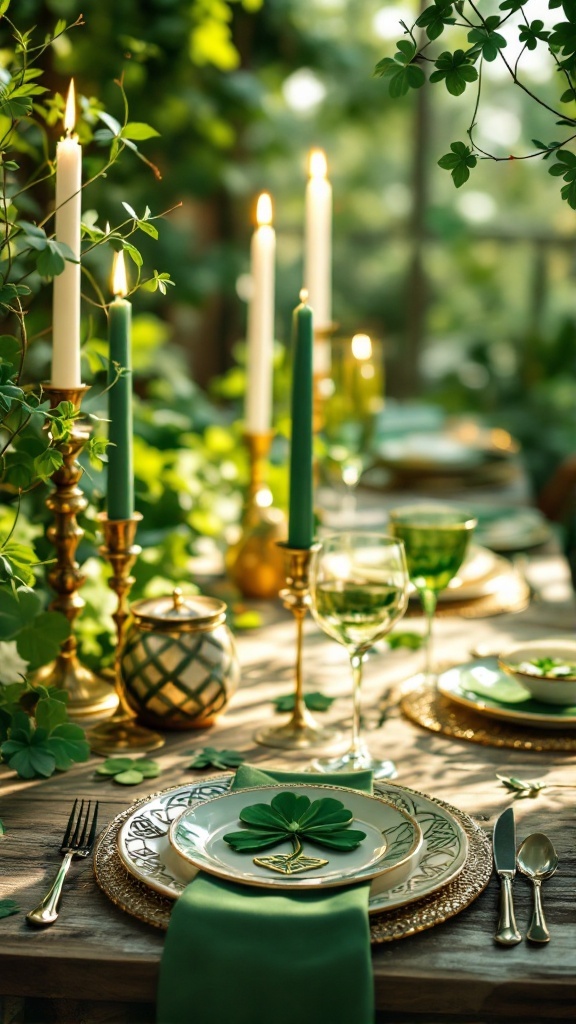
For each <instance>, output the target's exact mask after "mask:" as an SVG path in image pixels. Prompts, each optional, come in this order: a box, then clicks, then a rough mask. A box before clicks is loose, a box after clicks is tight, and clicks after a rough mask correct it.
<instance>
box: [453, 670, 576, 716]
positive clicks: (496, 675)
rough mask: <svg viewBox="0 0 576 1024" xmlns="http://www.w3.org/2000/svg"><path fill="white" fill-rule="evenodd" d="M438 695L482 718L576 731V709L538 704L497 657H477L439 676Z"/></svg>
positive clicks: (539, 702)
mask: <svg viewBox="0 0 576 1024" xmlns="http://www.w3.org/2000/svg"><path fill="white" fill-rule="evenodd" d="M438 692H439V693H441V694H443V696H444V697H448V698H449V699H450V700H453V701H455V703H456V704H461V705H462V706H463V707H466V708H469V709H470V711H477V712H479V714H481V715H487V716H488V717H490V718H500V719H503V720H504V721H506V722H515V723H517V724H518V725H531V726H534V727H535V728H537V729H575V728H576V707H563V706H560V705H558V704H544V703H543V702H542V701H536V700H534V698H533V697H531V696H530V694H529V693H528V691H527V690H526V689H524V687H523V686H520V684H519V683H517V682H516V680H515V679H513V678H512V677H511V676H509V675H507V674H506V672H503V671H502V669H501V668H500V667H499V665H498V659H497V658H477V659H475V660H474V661H470V662H467V663H466V664H464V665H457V666H455V668H450V669H448V670H447V671H446V672H442V673H441V674H440V675H439V676H438Z"/></svg>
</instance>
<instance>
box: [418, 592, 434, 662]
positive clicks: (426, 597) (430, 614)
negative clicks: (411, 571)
mask: <svg viewBox="0 0 576 1024" xmlns="http://www.w3.org/2000/svg"><path fill="white" fill-rule="evenodd" d="M420 600H421V601H422V608H423V609H424V614H425V616H426V644H425V664H424V671H425V674H426V679H430V678H432V677H433V675H434V670H433V668H432V622H433V619H434V612H435V611H436V604H437V602H438V596H437V594H436V591H435V590H428V589H424V590H422V591H421V592H420Z"/></svg>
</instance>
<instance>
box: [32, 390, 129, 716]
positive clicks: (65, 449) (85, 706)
mask: <svg viewBox="0 0 576 1024" xmlns="http://www.w3.org/2000/svg"><path fill="white" fill-rule="evenodd" d="M44 390H45V391H46V393H47V394H48V396H49V398H50V407H51V408H52V409H56V408H57V407H58V405H59V404H60V402H71V403H72V405H73V406H74V408H75V409H76V410H79V409H80V406H81V404H82V399H83V397H84V395H85V394H86V392H87V391H88V390H89V389H88V387H87V386H85V385H79V386H78V387H77V388H57V387H53V386H52V385H45V386H44ZM89 434H90V428H89V427H88V425H87V424H86V423H80V422H78V421H77V420H75V421H74V424H73V427H72V431H71V434H70V437H69V438H68V440H67V441H65V442H62V443H61V444H59V446H58V450H59V451H60V452H61V453H62V458H63V460H64V462H63V465H62V466H61V467H60V469H57V470H56V472H55V473H54V474H53V476H52V482H53V484H54V490H53V491H52V493H51V494H50V495H49V497H48V498H47V499H46V505H47V507H48V508H49V509H50V511H51V512H52V514H53V516H54V524H53V525H51V526H49V527H48V530H47V537H48V540H49V541H50V542H51V543H52V544H53V545H54V548H55V549H56V563H55V565H54V566H52V567H51V568H50V569H49V571H48V582H49V584H50V586H51V588H52V590H54V591H55V592H56V595H57V596H56V598H55V599H54V600H53V601H52V602H51V604H50V608H51V610H53V611H58V612H62V614H63V615H65V616H66V618H67V619H68V621H69V623H70V625H71V627H72V632H71V633H70V636H69V637H68V639H67V640H65V641H64V643H63V644H62V647H61V650H60V654H59V655H58V657H57V658H56V660H55V661H53V662H52V663H51V664H50V665H45V666H44V667H43V668H42V669H40V671H39V672H37V673H36V674H35V676H34V680H33V681H34V683H35V684H38V683H41V684H42V685H43V686H56V687H58V688H59V689H61V690H66V691H67V693H68V705H67V707H68V714H69V716H70V718H73V719H82V718H88V717H94V716H96V715H102V714H106V713H107V712H110V711H112V710H113V709H114V708H115V707H116V705H117V697H116V694H115V692H114V689H113V687H111V686H110V684H109V683H107V682H106V681H105V680H104V679H101V678H100V677H99V676H97V675H95V674H94V672H91V671H90V669H88V668H86V667H85V666H84V665H82V664H81V662H80V659H79V657H78V653H77V642H76V637H75V636H74V631H73V627H74V621H75V619H76V617H77V616H78V615H79V614H80V612H81V611H82V608H83V607H84V601H83V600H82V598H81V597H80V594H79V593H78V591H79V589H80V587H81V586H82V584H83V583H84V579H85V577H84V575H83V574H82V572H81V570H80V567H79V565H78V562H77V561H76V558H75V555H76V549H77V547H78V544H79V543H80V540H81V539H82V537H83V536H84V530H83V529H82V527H81V526H79V525H78V522H77V521H76V516H77V515H78V514H79V513H80V512H83V511H84V509H85V508H86V507H87V505H88V502H87V500H86V498H85V497H84V495H83V493H82V491H81V489H80V487H79V486H78V481H79V480H80V477H81V476H82V473H83V470H82V467H81V466H80V464H79V463H78V461H77V457H78V455H79V454H80V452H81V451H82V449H83V447H84V445H85V444H86V441H87V440H88V437H89Z"/></svg>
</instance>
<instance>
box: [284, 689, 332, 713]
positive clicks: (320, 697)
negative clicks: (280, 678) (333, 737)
mask: <svg viewBox="0 0 576 1024" xmlns="http://www.w3.org/2000/svg"><path fill="white" fill-rule="evenodd" d="M335 700H336V698H335V697H327V696H326V694H325V693H320V691H319V690H314V691H313V692H312V693H305V694H304V703H305V705H306V707H307V708H308V710H309V711H328V708H329V707H331V706H332V704H333V703H334V701H335ZM295 702H296V698H295V696H294V694H293V693H286V694H284V696H282V697H276V698H275V700H274V701H273V704H275V705H276V711H282V712H288V711H293V710H294V704H295Z"/></svg>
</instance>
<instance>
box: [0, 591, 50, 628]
mask: <svg viewBox="0 0 576 1024" xmlns="http://www.w3.org/2000/svg"><path fill="white" fill-rule="evenodd" d="M41 608H42V602H41V600H40V598H39V597H38V595H37V594H34V593H28V592H24V591H21V590H19V591H17V593H16V594H14V593H13V592H12V591H11V590H6V589H3V588H0V640H12V638H13V637H15V636H16V634H17V633H18V632H19V631H20V630H21V629H22V628H23V627H24V626H26V625H28V623H29V622H30V620H31V619H33V618H34V617H35V616H36V615H38V613H39V612H40V610H41Z"/></svg>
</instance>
